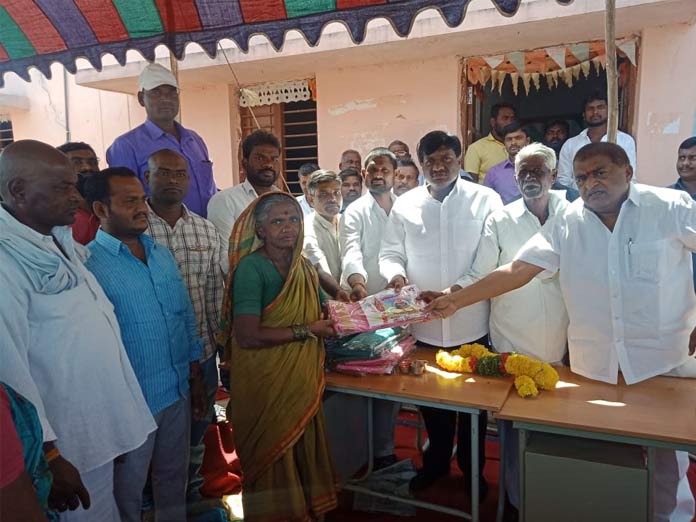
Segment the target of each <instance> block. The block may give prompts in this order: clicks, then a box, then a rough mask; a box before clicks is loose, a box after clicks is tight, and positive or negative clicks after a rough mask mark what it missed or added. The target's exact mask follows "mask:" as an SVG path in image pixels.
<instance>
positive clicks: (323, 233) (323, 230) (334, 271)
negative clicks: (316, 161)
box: [302, 170, 341, 282]
mask: <svg viewBox="0 0 696 522" xmlns="http://www.w3.org/2000/svg"><path fill="white" fill-rule="evenodd" d="M307 199H308V201H309V202H310V203H311V204H312V206H313V207H314V210H315V212H313V213H312V214H311V215H310V216H309V217H307V219H306V220H305V223H304V230H305V234H304V249H303V252H302V253H303V254H304V256H305V257H306V258H307V259H309V261H310V262H311V263H312V264H313V265H314V266H315V267H316V268H317V269H321V270H322V271H323V272H325V273H327V274H330V275H331V277H333V279H335V280H336V281H337V282H338V281H340V280H341V246H340V245H339V243H338V217H339V215H340V214H339V213H340V211H341V178H339V177H338V174H336V173H335V172H333V171H331V170H317V171H315V172H314V173H313V174H312V175H311V176H310V179H309V183H308V184H307Z"/></svg>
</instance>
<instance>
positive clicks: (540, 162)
mask: <svg viewBox="0 0 696 522" xmlns="http://www.w3.org/2000/svg"><path fill="white" fill-rule="evenodd" d="M514 169H515V182H516V183H517V185H518V187H519V191H520V192H521V193H522V199H518V200H517V201H513V202H512V203H510V204H509V205H506V206H505V207H504V208H502V209H499V210H496V211H495V212H493V213H492V214H491V215H490V216H488V219H486V222H485V224H484V226H483V236H482V237H481V241H480V243H479V245H478V250H476V258H475V259H474V263H473V264H472V265H471V270H470V271H469V272H468V274H466V276H464V277H463V278H462V279H461V280H460V281H459V285H460V286H462V287H466V286H469V285H470V284H472V283H475V282H476V281H478V280H480V279H482V278H483V277H485V276H487V275H488V274H489V273H490V272H492V271H493V270H495V269H496V268H498V267H499V266H502V265H504V264H507V263H509V262H510V261H512V260H513V259H514V258H515V256H516V255H517V252H518V251H519V249H520V248H522V246H524V244H525V243H526V242H527V240H528V239H529V238H531V237H532V236H533V235H534V234H536V233H537V232H539V231H540V230H541V227H542V226H543V225H544V223H546V222H547V221H548V220H550V219H553V218H554V217H556V216H558V215H560V214H562V213H563V212H564V210H565V209H566V207H567V206H568V202H567V201H566V199H565V198H564V197H563V195H562V194H559V193H556V192H553V191H551V190H550V189H551V188H552V186H553V183H554V181H555V179H556V154H555V153H554V151H553V150H552V149H550V148H549V147H546V146H544V145H542V144H541V143H532V144H531V145H527V146H526V147H524V148H522V149H521V150H520V151H519V152H518V153H517V154H516V155H515V165H514ZM490 176H491V174H490V172H489V174H488V176H486V181H488V180H489V178H490ZM426 296H427V298H429V299H432V298H433V297H434V296H435V294H433V293H431V292H427V293H424V297H426ZM489 327H490V338H491V344H492V346H493V348H494V349H495V350H496V351H497V352H517V353H522V354H524V355H528V356H530V357H534V358H535V359H539V360H541V361H544V362H548V363H558V362H560V361H561V360H562V359H563V356H564V354H565V351H566V335H567V329H568V314H567V312H566V309H565V304H564V303H563V298H562V296H561V288H560V285H559V282H558V279H557V278H556V279H552V280H551V281H549V282H542V281H540V280H538V279H534V280H532V281H530V282H529V283H527V284H526V285H525V286H523V287H522V288H519V289H517V290H515V291H514V292H510V293H508V294H505V295H501V296H499V297H496V298H494V299H491V314H490V319H489ZM499 429H500V431H501V433H502V434H503V436H504V437H505V438H506V439H505V440H506V448H508V449H509V451H506V457H507V458H506V461H505V463H504V465H505V466H506V468H505V469H506V472H505V478H506V481H507V487H506V490H507V492H508V497H509V499H510V503H511V504H512V506H514V507H515V508H517V507H518V506H519V480H518V478H519V477H518V474H519V471H518V460H517V458H518V453H517V441H518V439H517V431H516V430H514V431H513V430H512V426H511V425H510V424H508V423H506V424H504V425H501V426H499Z"/></svg>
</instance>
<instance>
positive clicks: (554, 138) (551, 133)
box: [543, 120, 570, 158]
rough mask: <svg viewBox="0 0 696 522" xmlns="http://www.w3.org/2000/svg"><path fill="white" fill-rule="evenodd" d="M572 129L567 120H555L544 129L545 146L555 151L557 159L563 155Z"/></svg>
mask: <svg viewBox="0 0 696 522" xmlns="http://www.w3.org/2000/svg"><path fill="white" fill-rule="evenodd" d="M569 135H570V127H569V126H568V122H567V121H565V120H553V121H550V122H549V123H547V124H546V127H545V128H544V141H543V143H544V145H546V146H547V147H549V148H550V149H553V151H554V152H555V153H556V157H557V158H558V155H559V154H560V153H561V148H562V147H563V144H564V143H565V142H566V141H568V136H569Z"/></svg>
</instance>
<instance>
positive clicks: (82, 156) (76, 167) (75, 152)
mask: <svg viewBox="0 0 696 522" xmlns="http://www.w3.org/2000/svg"><path fill="white" fill-rule="evenodd" d="M56 148H57V149H58V150H59V151H61V152H62V153H63V154H65V155H66V156H67V157H68V159H69V160H70V163H71V164H72V168H73V172H74V173H75V174H77V191H78V192H79V193H80V195H81V196H82V198H81V201H80V207H79V208H78V209H77V213H76V214H75V223H73V225H72V227H71V228H72V234H73V239H74V240H75V241H77V242H78V243H81V244H83V245H86V244H87V243H89V242H90V241H92V240H93V239H94V236H96V235H97V230H99V218H97V216H95V215H94V213H93V212H92V209H91V208H89V205H88V204H87V200H86V199H85V196H84V185H85V180H86V179H87V178H88V177H90V176H91V175H92V174H95V173H97V172H99V158H97V154H96V153H95V152H94V149H93V148H92V147H91V146H90V145H89V144H87V143H84V142H82V141H77V142H75V141H71V142H68V143H64V144H63V145H61V146H59V147H56Z"/></svg>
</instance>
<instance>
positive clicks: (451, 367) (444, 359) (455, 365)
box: [435, 350, 472, 373]
mask: <svg viewBox="0 0 696 522" xmlns="http://www.w3.org/2000/svg"><path fill="white" fill-rule="evenodd" d="M455 351H456V350H454V351H453V352H452V353H450V352H447V351H445V350H440V351H438V352H437V354H436V355H435V361H436V362H437V364H438V365H439V366H440V367H441V368H444V369H445V370H447V371H450V372H459V373H471V372H472V369H471V365H470V364H469V363H470V359H469V357H462V356H461V355H456V354H455V355H453V354H454V352H455Z"/></svg>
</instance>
